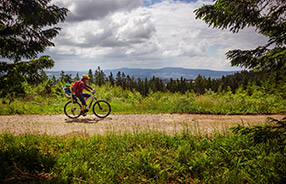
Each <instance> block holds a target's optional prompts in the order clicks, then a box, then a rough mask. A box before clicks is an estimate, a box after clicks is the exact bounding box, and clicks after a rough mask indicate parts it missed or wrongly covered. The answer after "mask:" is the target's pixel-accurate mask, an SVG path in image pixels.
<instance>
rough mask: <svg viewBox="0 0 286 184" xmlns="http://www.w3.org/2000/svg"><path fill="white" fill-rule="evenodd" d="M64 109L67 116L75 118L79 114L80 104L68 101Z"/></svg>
mask: <svg viewBox="0 0 286 184" xmlns="http://www.w3.org/2000/svg"><path fill="white" fill-rule="evenodd" d="M64 111H65V114H66V116H67V117H69V118H71V119H76V118H78V117H79V116H80V115H81V105H80V104H79V103H78V102H72V101H69V102H67V103H66V105H65V107H64Z"/></svg>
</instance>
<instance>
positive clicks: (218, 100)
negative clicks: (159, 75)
mask: <svg viewBox="0 0 286 184" xmlns="http://www.w3.org/2000/svg"><path fill="white" fill-rule="evenodd" d="M96 89H97V97H98V98H99V99H105V100H107V101H108V102H109V103H110V104H111V106H112V113H204V114H271V113H282V114H283V113H286V110H285V109H286V100H285V99H283V98H282V97H281V96H279V95H271V94H266V93H261V92H256V93H253V94H252V95H248V94H247V93H246V92H245V91H240V92H238V93H235V94H232V93H230V92H225V93H214V92H208V93H206V94H204V95H197V94H195V93H192V92H187V93H185V94H180V93H169V92H166V93H162V92H157V93H151V94H150V95H148V96H147V97H143V96H141V95H140V94H139V93H138V92H131V91H126V90H125V91H124V90H122V89H121V88H119V87H110V86H102V87H96ZM67 101H68V99H67V98H66V97H64V95H63V94H61V93H60V94H59V95H54V96H41V95H37V94H34V95H31V96H27V97H25V98H16V99H15V100H14V101H13V102H12V103H11V104H9V103H8V102H7V101H6V100H5V99H2V100H0V114H2V115H3V114H61V113H63V107H64V105H65V103H66V102H67Z"/></svg>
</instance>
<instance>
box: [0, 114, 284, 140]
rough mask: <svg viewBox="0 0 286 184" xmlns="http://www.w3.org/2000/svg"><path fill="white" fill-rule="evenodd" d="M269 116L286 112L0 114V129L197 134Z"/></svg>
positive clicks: (55, 133)
mask: <svg viewBox="0 0 286 184" xmlns="http://www.w3.org/2000/svg"><path fill="white" fill-rule="evenodd" d="M267 117H273V118H276V119H282V118H283V117H285V115H198V114H117V115H110V116H108V117H107V118H105V119H99V118H97V117H95V116H94V115H88V116H86V117H80V118H79V119H76V120H72V119H69V118H67V117H66V116H65V115H12V116H0V131H2V132H3V131H4V132H10V133H12V134H15V135H19V134H26V133H29V134H47V135H51V136H72V135H76V136H89V135H93V134H105V133H107V132H113V133H119V134H120V133H125V132H140V131H145V130H156V131H161V132H166V133H168V134H174V133H176V132H179V131H182V130H184V129H186V128H188V129H189V130H191V131H193V132H194V133H197V132H200V133H211V132H214V131H226V130H227V128H229V127H231V126H235V125H237V124H245V125H248V124H251V125H254V124H262V123H264V122H266V118H267Z"/></svg>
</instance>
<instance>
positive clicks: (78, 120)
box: [65, 117, 112, 123]
mask: <svg viewBox="0 0 286 184" xmlns="http://www.w3.org/2000/svg"><path fill="white" fill-rule="evenodd" d="M103 120H108V121H109V120H112V118H109V117H107V118H103V119H99V118H82V119H65V123H98V122H100V121H103Z"/></svg>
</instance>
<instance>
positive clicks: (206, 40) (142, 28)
mask: <svg viewBox="0 0 286 184" xmlns="http://www.w3.org/2000/svg"><path fill="white" fill-rule="evenodd" d="M52 3H54V4H56V5H58V6H64V7H66V8H68V9H69V10H70V12H69V14H68V17H67V19H66V21H65V22H64V23H61V24H59V26H60V27H62V31H61V32H60V34H59V35H58V36H57V37H56V38H55V39H54V40H53V42H54V43H55V47H51V48H48V49H46V52H45V53H44V54H49V55H50V56H51V57H52V58H53V59H54V60H55V67H54V68H52V70H64V71H67V70H81V71H87V70H89V69H97V67H98V66H100V67H101V68H102V69H103V70H104V69H116V68H122V67H129V68H163V67H184V68H193V69H212V70H238V69H240V68H237V67H231V66H230V62H229V61H228V60H227V59H226V57H225V53H226V52H227V51H229V50H232V49H251V48H255V47H256V46H258V45H263V44H265V43H266V41H267V39H266V38H265V37H263V36H261V35H259V34H257V33H256V32H255V29H254V28H247V29H244V30H242V31H241V32H239V33H238V34H233V33H231V32H229V31H228V30H219V29H212V28H210V27H208V25H207V24H205V22H204V21H202V20H199V19H195V15H194V13H193V11H194V10H195V9H197V8H199V7H201V6H202V5H204V4H211V3H212V1H209V0H197V1H195V0H177V1H175V0H105V1H98V0H80V1H78V0H53V1H52Z"/></svg>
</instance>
